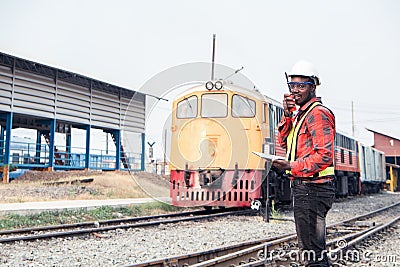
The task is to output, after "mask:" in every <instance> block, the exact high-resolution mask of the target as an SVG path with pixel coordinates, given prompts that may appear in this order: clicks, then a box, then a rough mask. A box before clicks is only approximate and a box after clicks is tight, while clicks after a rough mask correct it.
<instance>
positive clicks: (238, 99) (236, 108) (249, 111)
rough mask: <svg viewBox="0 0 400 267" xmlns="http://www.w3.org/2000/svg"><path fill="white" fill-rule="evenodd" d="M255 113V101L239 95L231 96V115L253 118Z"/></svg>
mask: <svg viewBox="0 0 400 267" xmlns="http://www.w3.org/2000/svg"><path fill="white" fill-rule="evenodd" d="M255 115H256V102H255V101H253V100H251V99H248V98H247V97H243V96H240V95H234V96H233V97H232V116H233V117H239V118H253V117H254V116H255Z"/></svg>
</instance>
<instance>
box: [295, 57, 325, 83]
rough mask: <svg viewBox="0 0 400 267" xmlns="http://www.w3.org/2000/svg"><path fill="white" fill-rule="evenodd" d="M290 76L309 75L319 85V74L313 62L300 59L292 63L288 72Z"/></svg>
mask: <svg viewBox="0 0 400 267" xmlns="http://www.w3.org/2000/svg"><path fill="white" fill-rule="evenodd" d="M292 76H305V77H310V78H311V79H313V80H314V83H315V85H321V81H320V80H319V74H318V71H317V69H316V68H315V67H314V64H312V63H311V62H308V61H305V60H301V61H299V62H297V63H296V64H294V65H293V68H292V70H291V71H290V72H289V77H292Z"/></svg>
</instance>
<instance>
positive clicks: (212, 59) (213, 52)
mask: <svg viewBox="0 0 400 267" xmlns="http://www.w3.org/2000/svg"><path fill="white" fill-rule="evenodd" d="M215 37H216V34H215V33H214V34H213V50H212V58H211V81H214V60H215Z"/></svg>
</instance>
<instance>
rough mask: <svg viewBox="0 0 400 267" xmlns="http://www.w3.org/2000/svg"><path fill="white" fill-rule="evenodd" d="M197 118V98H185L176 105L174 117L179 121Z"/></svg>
mask: <svg viewBox="0 0 400 267" xmlns="http://www.w3.org/2000/svg"><path fill="white" fill-rule="evenodd" d="M196 116H197V96H195V95H194V96H191V97H188V98H185V99H183V100H181V101H179V103H178V107H177V109H176V117H177V118H179V119H187V118H195V117H196Z"/></svg>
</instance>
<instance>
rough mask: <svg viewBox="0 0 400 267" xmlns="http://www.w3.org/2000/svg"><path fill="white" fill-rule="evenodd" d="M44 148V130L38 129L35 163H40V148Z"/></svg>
mask: <svg viewBox="0 0 400 267" xmlns="http://www.w3.org/2000/svg"><path fill="white" fill-rule="evenodd" d="M41 149H42V132H41V131H40V130H36V153H35V164H39V163H40V150H41Z"/></svg>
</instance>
